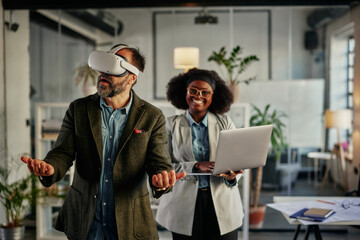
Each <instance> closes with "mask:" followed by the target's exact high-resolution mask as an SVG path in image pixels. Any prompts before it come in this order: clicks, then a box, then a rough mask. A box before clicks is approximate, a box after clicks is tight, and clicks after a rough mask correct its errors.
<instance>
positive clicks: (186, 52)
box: [174, 47, 200, 69]
mask: <svg viewBox="0 0 360 240" xmlns="http://www.w3.org/2000/svg"><path fill="white" fill-rule="evenodd" d="M199 55H200V50H199V48H196V47H177V48H175V49H174V67H175V68H177V69H190V68H195V67H198V66H199Z"/></svg>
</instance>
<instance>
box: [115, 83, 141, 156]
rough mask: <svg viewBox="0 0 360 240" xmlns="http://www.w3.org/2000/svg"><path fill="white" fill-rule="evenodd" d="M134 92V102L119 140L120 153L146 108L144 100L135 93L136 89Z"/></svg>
mask: <svg viewBox="0 0 360 240" xmlns="http://www.w3.org/2000/svg"><path fill="white" fill-rule="evenodd" d="M131 91H132V90H131ZM132 94H133V96H134V98H133V103H132V106H131V109H130V111H129V116H128V119H127V121H126V124H125V126H124V130H123V133H122V135H121V138H120V141H119V151H118V152H119V153H120V152H121V150H122V149H123V147H124V146H125V144H126V142H127V141H128V140H129V138H130V136H131V135H132V134H133V132H134V130H135V126H136V124H137V123H138V122H139V120H140V119H141V117H142V115H143V114H144V112H145V109H144V108H143V107H142V106H143V105H144V102H143V101H142V100H141V99H140V98H139V97H138V96H137V95H136V94H135V92H134V91H132Z"/></svg>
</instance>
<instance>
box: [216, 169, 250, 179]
mask: <svg viewBox="0 0 360 240" xmlns="http://www.w3.org/2000/svg"><path fill="white" fill-rule="evenodd" d="M243 172H244V171H243V170H239V171H235V172H234V171H232V170H229V172H226V173H220V174H218V175H216V176H220V177H223V178H225V179H226V180H228V181H231V180H234V179H235V178H236V176H237V175H238V174H241V173H243Z"/></svg>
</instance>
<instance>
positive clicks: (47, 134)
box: [41, 132, 59, 139]
mask: <svg viewBox="0 0 360 240" xmlns="http://www.w3.org/2000/svg"><path fill="white" fill-rule="evenodd" d="M41 135H42V138H44V139H56V138H57V137H58V135H59V132H42V134H41Z"/></svg>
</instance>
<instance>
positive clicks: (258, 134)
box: [187, 125, 273, 175]
mask: <svg viewBox="0 0 360 240" xmlns="http://www.w3.org/2000/svg"><path fill="white" fill-rule="evenodd" d="M272 129H273V125H264V126H258V127H248V128H239V129H232V130H223V131H221V132H220V136H219V141H218V146H217V150H216V158H215V159H216V160H215V166H214V171H213V172H212V173H187V174H188V175H217V174H220V173H225V172H228V171H229V169H231V170H233V171H238V170H244V169H249V168H257V167H261V166H265V164H266V157H267V153H268V150H269V145H270V136H271V132H272Z"/></svg>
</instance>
